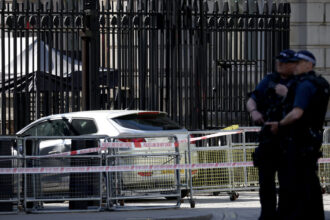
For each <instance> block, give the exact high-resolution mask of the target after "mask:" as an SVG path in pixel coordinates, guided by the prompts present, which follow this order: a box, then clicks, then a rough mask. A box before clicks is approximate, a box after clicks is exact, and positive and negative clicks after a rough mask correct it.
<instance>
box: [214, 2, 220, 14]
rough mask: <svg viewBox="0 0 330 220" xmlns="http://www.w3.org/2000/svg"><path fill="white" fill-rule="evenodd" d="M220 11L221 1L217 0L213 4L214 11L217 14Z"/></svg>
mask: <svg viewBox="0 0 330 220" xmlns="http://www.w3.org/2000/svg"><path fill="white" fill-rule="evenodd" d="M218 12H219V2H217V1H215V2H214V4H213V13H214V14H217V13H218Z"/></svg>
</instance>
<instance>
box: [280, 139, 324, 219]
mask: <svg viewBox="0 0 330 220" xmlns="http://www.w3.org/2000/svg"><path fill="white" fill-rule="evenodd" d="M285 158H286V159H285V160H284V161H283V163H281V165H280V168H279V184H280V191H279V208H278V217H279V219H280V220H308V219H313V220H324V218H325V217H324V209H323V198H322V191H321V185H320V181H319V178H318V175H317V159H316V158H311V156H310V155H305V156H301V155H299V154H297V148H295V147H292V146H291V147H290V146H289V148H288V153H287V156H286V157H285Z"/></svg>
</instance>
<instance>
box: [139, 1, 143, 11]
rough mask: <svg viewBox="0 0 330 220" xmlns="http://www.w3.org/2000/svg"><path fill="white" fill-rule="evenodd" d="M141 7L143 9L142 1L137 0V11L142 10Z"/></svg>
mask: <svg viewBox="0 0 330 220" xmlns="http://www.w3.org/2000/svg"><path fill="white" fill-rule="evenodd" d="M143 9H144V5H143V2H142V0H139V2H138V10H139V11H143Z"/></svg>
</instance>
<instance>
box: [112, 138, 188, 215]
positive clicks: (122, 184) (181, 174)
mask: <svg viewBox="0 0 330 220" xmlns="http://www.w3.org/2000/svg"><path fill="white" fill-rule="evenodd" d="M184 137H185V138H186V136H184ZM123 138H124V139H127V138H128V137H127V136H121V137H116V138H114V139H112V141H115V142H116V141H118V140H123ZM135 138H136V137H132V136H131V137H129V139H132V140H133V139H135ZM138 138H146V139H148V138H152V139H154V140H155V141H157V140H158V142H159V141H165V143H169V142H173V144H174V143H176V144H177V145H175V146H174V145H173V147H162V148H158V149H157V148H152V147H151V148H150V147H146V148H134V149H110V150H109V151H108V154H107V155H106V164H107V165H108V166H128V167H130V166H132V165H133V166H134V165H138V166H139V165H143V166H146V167H147V168H149V169H146V170H139V171H129V170H128V171H127V170H126V171H123V172H120V171H119V172H108V173H106V174H107V203H108V208H109V209H114V210H120V209H145V208H147V209H150V208H171V207H180V203H181V202H180V201H181V187H182V186H183V184H182V183H183V182H186V181H187V175H185V170H173V169H172V170H171V169H161V170H153V169H152V166H155V165H156V166H157V165H161V166H166V165H176V164H180V162H183V163H185V160H184V158H181V159H180V148H181V147H184V146H182V145H180V144H179V142H178V138H177V136H173V135H165V136H164V135H162V136H160V135H158V136H155V135H152V134H150V135H139V136H138ZM149 143H150V144H153V142H149ZM186 151H187V149H186ZM181 178H182V179H181ZM186 189H187V187H186ZM182 190H184V189H182ZM164 197H165V198H168V199H171V198H173V199H176V200H177V201H176V204H175V205H170V206H158V207H136V206H134V205H128V206H125V207H124V201H125V200H127V199H137V198H138V199H141V198H142V199H143V198H164Z"/></svg>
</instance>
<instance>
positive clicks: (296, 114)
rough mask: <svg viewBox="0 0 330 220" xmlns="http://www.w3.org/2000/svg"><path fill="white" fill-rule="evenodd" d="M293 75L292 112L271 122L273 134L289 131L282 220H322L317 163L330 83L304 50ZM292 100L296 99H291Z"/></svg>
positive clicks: (281, 191)
mask: <svg viewBox="0 0 330 220" xmlns="http://www.w3.org/2000/svg"><path fill="white" fill-rule="evenodd" d="M295 58H296V59H297V60H298V63H297V66H296V70H295V71H294V74H295V76H296V84H295V86H292V87H289V91H288V93H287V99H288V100H292V107H291V110H290V111H288V113H287V115H286V116H285V117H284V118H283V119H282V120H279V121H278V122H269V123H267V124H268V125H271V130H272V132H273V133H278V132H279V131H281V129H284V128H286V129H288V128H289V133H288V137H287V138H285V140H286V141H284V142H282V143H284V145H285V146H284V148H285V151H286V156H285V160H284V162H283V164H282V166H281V167H283V169H282V168H281V169H280V174H281V175H280V176H279V181H280V203H279V217H280V218H279V219H285V220H298V219H299V220H304V219H306V220H307V219H313V220H323V219H324V210H323V201H322V191H321V186H320V181H319V179H318V176H317V160H318V158H319V157H320V148H321V145H322V127H323V122H324V118H325V114H326V111H327V106H328V101H329V83H328V82H327V81H326V80H325V79H324V78H323V77H321V76H317V75H316V74H315V72H314V70H313V69H314V66H315V64H316V59H315V57H314V55H313V54H312V53H310V52H309V51H306V50H303V51H299V52H298V53H296V54H295ZM290 97H293V98H292V99H290Z"/></svg>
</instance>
